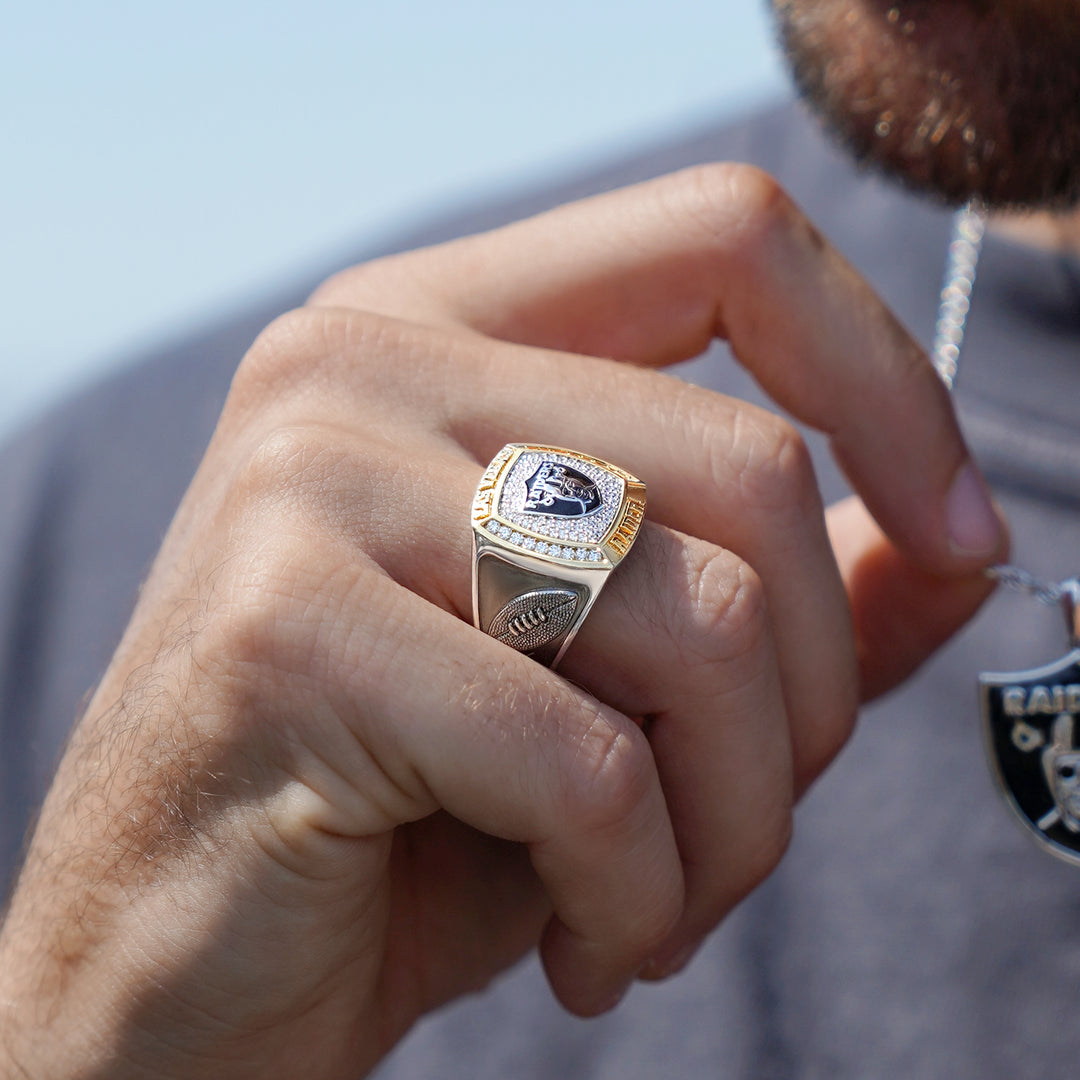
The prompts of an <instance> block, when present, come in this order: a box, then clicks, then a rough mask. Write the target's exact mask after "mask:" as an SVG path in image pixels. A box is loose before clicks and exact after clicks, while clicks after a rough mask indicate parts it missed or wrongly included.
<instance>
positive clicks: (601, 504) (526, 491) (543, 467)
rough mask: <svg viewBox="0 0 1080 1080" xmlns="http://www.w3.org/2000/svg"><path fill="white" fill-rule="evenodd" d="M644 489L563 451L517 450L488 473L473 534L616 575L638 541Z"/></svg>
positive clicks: (516, 446) (476, 503) (605, 466)
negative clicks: (611, 571)
mask: <svg viewBox="0 0 1080 1080" xmlns="http://www.w3.org/2000/svg"><path fill="white" fill-rule="evenodd" d="M644 514H645V485H644V484H642V483H641V481H640V480H638V479H637V478H636V477H634V476H632V475H630V473H627V472H624V471H623V470H622V469H620V468H618V467H617V466H615V465H611V464H609V463H608V462H606V461H602V460H600V459H599V458H593V457H589V456H588V455H587V454H579V453H577V452H575V451H573V450H566V449H563V448H560V447H557V446H537V445H533V444H522V443H511V444H510V445H508V446H504V447H503V449H502V450H500V451H499V453H498V454H497V455H496V456H495V458H494V459H493V460H492V462H491V464H490V465H489V466H488V467H487V469H485V471H484V475H483V476H482V477H481V479H480V483H479V485H478V487H477V490H476V496H475V498H474V500H473V510H472V519H473V528H474V529H476V530H477V531H478V532H480V533H482V534H483V535H485V536H488V537H490V538H491V539H492V540H495V541H497V542H498V544H499V545H500V546H501V547H503V548H504V549H517V550H518V551H520V552H521V554H522V555H526V556H529V555H531V556H533V557H534V558H535V557H539V558H541V559H544V560H545V561H553V560H558V561H559V562H562V563H564V564H567V565H576V566H581V567H583V568H584V567H585V566H593V567H595V568H596V569H605V570H610V569H612V567H613V566H616V565H618V563H619V562H620V561H621V560H622V558H623V557H624V556H625V555H626V553H627V552H628V551H629V550H630V546H631V545H632V544H633V542H634V538H635V537H636V535H637V532H638V529H639V528H640V526H641V522H642V519H643V518H644Z"/></svg>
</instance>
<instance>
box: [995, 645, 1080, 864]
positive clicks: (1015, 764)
mask: <svg viewBox="0 0 1080 1080" xmlns="http://www.w3.org/2000/svg"><path fill="white" fill-rule="evenodd" d="M979 683H980V688H981V693H982V712H983V724H984V726H985V731H986V736H987V745H988V747H989V750H990V756H991V758H992V761H993V765H994V770H995V772H996V774H997V778H998V781H999V782H1000V784H1001V787H1002V790H1003V791H1004V794H1005V797H1006V799H1007V800H1008V801H1009V803H1010V805H1011V806H1012V808H1013V810H1015V811H1016V813H1017V814H1018V815H1019V817H1020V820H1021V821H1022V822H1023V823H1024V824H1025V825H1026V826H1027V827H1028V829H1029V830H1030V831H1031V833H1032V834H1033V835H1034V836H1035V838H1036V839H1037V840H1038V841H1039V842H1040V843H1042V844H1043V845H1044V846H1045V847H1047V848H1049V850H1050V851H1052V852H1053V853H1054V854H1055V855H1058V856H1060V857H1061V858H1063V859H1067V860H1069V861H1070V862H1074V863H1080V747H1078V746H1077V745H1076V728H1077V720H1078V718H1080V649H1076V650H1074V651H1073V652H1071V653H1069V655H1068V656H1066V657H1064V658H1063V659H1061V660H1059V661H1058V662H1057V663H1056V664H1048V665H1047V666H1046V667H1042V668H1037V669H1035V670H1034V671H1020V672H995V673H991V674H986V675H980V676H979Z"/></svg>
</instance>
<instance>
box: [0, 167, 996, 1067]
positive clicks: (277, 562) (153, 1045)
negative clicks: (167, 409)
mask: <svg viewBox="0 0 1080 1080" xmlns="http://www.w3.org/2000/svg"><path fill="white" fill-rule="evenodd" d="M716 335H723V336H726V337H727V338H729V340H730V341H731V343H732V346H733V348H734V350H735V353H736V355H737V356H738V357H739V359H740V361H741V362H742V363H744V364H745V365H746V366H747V367H748V368H749V369H750V370H751V371H752V372H753V373H754V375H755V376H756V377H757V379H758V380H759V381H760V382H761V384H762V385H763V386H764V387H765V388H766V390H767V391H768V392H769V393H770V394H771V395H772V396H773V397H774V398H775V400H776V401H777V402H778V403H779V404H780V405H781V406H783V407H784V408H786V409H787V410H789V411H790V412H791V413H793V414H794V415H795V416H797V417H799V418H801V419H802V420H804V421H806V422H808V423H810V424H812V425H814V426H815V427H817V428H820V429H822V430H824V431H826V432H828V433H829V435H830V437H831V440H832V444H833V446H834V448H835V451H836V453H837V455H838V457H839V459H840V461H841V463H842V464H843V466H844V468H845V469H846V471H847V473H848V475H849V476H850V477H851V480H852V483H853V485H854V486H855V488H856V489H857V490H858V491H859V493H860V494H861V496H862V498H863V500H864V501H865V504H866V506H868V507H869V508H870V511H872V514H873V518H874V519H876V521H877V522H878V523H880V524H879V525H877V524H875V523H874V521H873V520H871V518H870V516H869V515H868V514H867V512H866V511H865V510H864V509H863V506H862V504H861V503H856V502H848V503H846V504H844V505H842V506H841V507H840V508H838V509H837V510H836V512H835V513H834V514H833V515H832V516H831V519H830V522H829V524H828V526H827V524H826V515H825V514H824V512H823V508H822V505H821V500H820V496H819V494H818V491H817V487H816V484H815V481H814V477H813V473H812V469H811V466H810V464H809V460H808V457H807V454H806V451H805V449H804V447H803V445H802V443H801V441H800V439H799V437H798V435H797V434H796V433H795V431H794V430H793V428H792V427H791V426H790V425H789V424H787V423H786V422H785V421H782V420H779V419H777V418H775V417H773V416H772V415H770V414H766V413H763V412H762V411H760V410H758V409H756V408H753V407H750V406H748V405H746V404H744V403H741V402H739V401H735V400H731V399H728V398H724V397H722V396H719V395H717V394H713V393H710V392H706V391H703V390H700V389H695V388H692V387H689V386H686V385H684V384H682V383H680V382H678V381H676V380H674V379H672V378H670V377H668V376H666V375H664V374H661V373H658V372H657V371H655V370H652V369H654V368H656V367H659V366H662V365H664V364H668V363H670V362H672V361H675V360H679V359H681V358H684V357H689V356H692V355H694V354H696V353H698V352H700V351H701V350H702V349H704V348H705V347H706V345H707V344H708V343H709V341H710V340H711V339H712V338H713V337H714V336H716ZM601 358H603V359H601ZM511 441H534V442H540V443H547V444H555V445H563V446H567V447H571V448H573V449H576V450H580V451H583V452H585V453H588V454H593V455H596V456H599V457H602V458H605V459H607V460H610V461H613V462H615V463H617V464H619V465H621V466H623V467H625V468H627V469H629V470H630V471H631V472H633V473H635V474H636V475H637V476H640V477H641V478H642V479H643V480H645V481H646V483H647V484H648V487H649V518H648V521H647V522H646V526H645V528H644V530H643V533H642V536H641V538H640V539H639V541H638V544H637V546H636V547H635V549H634V551H633V552H632V553H631V555H630V556H629V557H628V559H627V561H626V562H625V563H624V564H623V566H621V567H620V568H619V570H618V571H617V573H615V574H614V575H613V577H612V579H611V581H610V582H609V584H608V585H607V587H606V589H605V591H604V593H603V594H602V595H601V597H600V599H599V600H598V602H597V604H596V606H595V608H594V610H593V613H592V615H591V616H590V617H589V620H588V622H587V623H586V624H585V626H584V628H583V629H582V631H581V633H580V634H579V636H578V638H577V640H576V641H575V643H574V645H573V646H572V648H571V649H570V651H569V653H568V654H567V657H566V659H565V661H564V663H563V668H562V671H561V673H560V674H559V675H556V674H553V673H551V672H549V671H548V670H546V669H544V668H542V667H540V666H539V665H537V664H535V663H533V662H532V661H530V660H529V659H527V658H526V657H523V656H521V655H519V654H518V653H515V652H514V651H512V650H511V649H508V648H506V647H505V646H503V645H501V644H499V643H498V642H496V641H494V640H493V639H490V638H488V637H485V636H484V635H482V634H480V633H479V632H477V631H476V630H474V629H473V627H472V626H471V624H470V569H471V567H470V559H471V536H470V530H469V507H470V505H471V499H472V495H473V491H474V489H475V486H476V483H477V480H478V478H479V476H480V473H481V472H482V470H483V467H484V465H485V464H486V463H487V462H488V461H489V460H490V458H491V457H492V456H493V455H494V453H495V452H496V451H497V450H498V449H499V448H500V447H501V446H502V445H503V444H504V443H507V442H511ZM830 530H831V531H832V532H833V534H834V535H833V542H830V536H829V532H830ZM1003 537H1004V533H1003V529H1002V527H1001V525H1000V523H999V522H998V520H997V518H996V516H995V515H994V512H993V511H992V509H991V507H990V505H989V503H988V502H987V501H986V496H985V490H984V488H983V486H982V484H981V481H980V479H979V478H978V475H977V473H976V472H975V471H974V468H973V467H972V465H971V464H970V462H969V459H968V456H967V452H966V450H965V448H964V445H963V443H962V441H961V438H960V435H959V433H958V430H957V427H956V424H955V421H954V419H953V415H952V411H951V407H950V403H949V401H948V397H947V394H946V393H945V391H944V390H943V388H942V387H941V385H940V384H939V382H938V380H937V378H936V376H935V375H934V373H933V371H932V370H931V368H930V366H929V364H928V363H927V361H926V358H925V357H924V356H923V355H922V353H921V352H920V351H919V349H918V348H917V347H916V345H915V344H914V343H913V342H912V341H911V340H910V339H909V338H908V337H907V336H906V334H905V333H904V331H903V330H902V329H901V328H900V326H899V325H898V324H897V323H896V321H895V320H894V319H893V318H892V317H891V316H890V315H889V313H888V312H887V311H886V310H885V309H884V307H883V306H882V304H881V303H880V301H878V300H877V299H876V298H875V297H874V296H873V294H872V293H871V292H870V290H869V289H868V288H867V286H866V285H865V284H864V283H863V282H862V281H861V280H860V279H859V278H858V277H857V276H856V275H855V273H854V272H853V271H852V270H851V268H850V267H849V266H847V264H846V263H844V261H843V260H842V259H841V258H840V257H839V256H838V255H837V254H836V253H835V252H834V251H832V250H831V249H830V248H829V247H828V246H827V245H826V244H825V242H824V241H823V240H822V239H821V238H820V236H818V234H817V233H816V232H815V231H814V230H813V229H812V228H811V227H810V226H809V225H808V224H807V222H806V221H805V220H804V219H803V217H802V216H801V215H800V213H799V212H798V211H797V209H796V208H795V207H794V206H793V205H792V204H791V203H790V201H789V200H788V199H787V198H786V197H785V196H784V195H783V193H782V192H781V191H780V190H778V188H777V187H776V185H775V183H774V182H773V181H771V180H770V179H769V178H768V177H766V176H764V175H762V174H761V173H759V172H757V171H755V170H752V169H748V168H745V167H740V166H716V167H710V168H705V169H699V170H694V171H690V172H687V173H683V174H680V175H678V176H675V177H671V178H668V179H665V180H661V181H658V182H654V183H651V184H646V185H643V186H641V187H638V188H634V189H629V190H626V191H622V192H619V193H616V194H613V195H610V196H605V197H602V198H599V199H595V200H590V201H588V202H585V203H581V204H577V205H574V206H570V207H567V208H565V209H563V210H560V211H557V212H555V213H552V214H549V215H545V216H544V217H541V218H538V219H535V220H533V221H529V222H525V223H522V224H520V225H516V226H512V227H510V228H507V229H504V230H501V231H499V232H496V233H492V234H489V235H486V236H481V237H476V238H472V239H468V240H464V241H460V242H458V243H455V244H450V245H446V246H443V247H440V248H434V249H431V250H428V251H421V252H417V253H414V254H410V255H406V256H400V257H397V258H393V259H388V260H383V261H381V262H378V263H374V264H370V265H368V266H363V267H358V268H356V269H354V270H352V271H349V272H347V273H345V274H343V275H340V276H338V277H336V278H334V279H332V280H331V281H330V282H328V283H327V284H326V285H324V286H323V287H322V288H321V289H320V290H319V291H318V292H317V293H316V295H315V296H314V297H313V298H312V301H311V303H310V305H309V306H308V307H307V308H305V309H303V310H300V311H297V312H294V313H292V314H290V315H288V316H285V317H284V318H282V319H281V320H279V321H278V322H277V323H275V324H274V325H273V326H271V327H270V328H269V329H268V330H267V331H266V332H265V333H264V334H263V335H262V337H260V339H259V340H258V341H257V342H256V343H255V345H254V346H253V348H252V349H251V351H250V353H249V354H248V356H247V357H246V358H245V359H244V361H243V363H242V364H241V366H240V369H239V371H238V372H237V375H236V378H235V381H234V384H233V388H232V392H231V394H230V396H229V399H228V402H227V404H226V407H225V411H224V414H223V415H222V418H221V421H220V424H219V427H218V430H217V432H216V433H215V435H214V438H213V440H212V442H211V445H210V447H209V449H208V451H207V453H206V457H205V459H204V461H203V463H202V466H201V467H200V469H199V472H198V474H197V475H196V477H195V480H194V482H193V483H192V486H191V488H190V490H189V491H188V493H187V496H186V497H185V499H184V501H183V503H182V505H181V507H180V510H179V512H178V514H177V517H176V520H175V522H174V523H173V526H172V528H171V530H170V532H169V534H168V536H167V537H166V540H165V543H164V546H163V548H162V551H161V554H160V556H159V558H158V560H157V562H156V564H155V566H154V568H153V571H152V573H151V575H150V577H149V580H148V581H147V583H146V585H145V587H144V589H143V592H142V595H141V598H140V600H139V604H138V606H137V608H136V611H135V614H134V617H133V619H132V622H131V624H130V627H129V629H128V631H127V634H126V636H125V637H124V640H123V642H122V644H121V646H120V648H119V650H118V652H117V654H116V656H115V658H114V660H113V662H112V664H111V666H110V668H109V670H108V672H107V673H106V675H105V677H104V679H103V681H102V684H101V686H100V688H99V690H98V691H97V693H96V694H95V696H94V698H93V700H92V701H91V703H90V706H89V708H88V710H87V712H86V715H85V718H84V719H83V721H82V722H81V724H80V725H79V726H78V728H77V729H76V732H75V734H74V736H73V738H72V742H71V745H70V747H69V749H68V752H67V754H66V756H65V758H64V761H63V763H62V765H61V767H60V771H59V774H58V777H57V779H56V782H55V785H54V787H53V790H52V792H51V793H50V795H49V798H48V800H47V802H46V805H45V808H44V810H43V813H42V817H41V822H40V825H39V827H38V830H37V833H36V836H35V838H34V841H33V844H32V848H31V851H30V855H29V858H28V861H27V865H26V868H25V870H24V872H23V874H22V876H21V879H20V881H19V884H18V887H17V890H16V894H15V896H14V899H13V902H12V905H11V909H10V914H9V917H8V920H7V922H6V925H5V928H4V935H3V938H2V939H0V1008H2V1010H3V1011H2V1012H0V1032H2V1033H3V1040H2V1047H3V1048H2V1049H0V1061H4V1058H5V1054H6V1055H7V1057H8V1058H9V1059H10V1062H12V1063H13V1065H12V1067H13V1068H14V1067H15V1064H14V1063H17V1064H19V1065H22V1067H23V1068H24V1069H25V1070H26V1073H27V1074H28V1075H33V1076H38V1075H40V1076H46V1075H47V1076H49V1077H52V1078H57V1080H58V1078H62V1077H67V1076H74V1075H97V1073H96V1072H95V1070H103V1071H102V1073H101V1074H102V1075H106V1074H107V1075H109V1076H144V1075H145V1076H150V1075H153V1076H158V1077H172V1076H199V1077H214V1076H219V1075H220V1076H228V1077H230V1078H235V1077H241V1076H249V1075H250V1076H258V1077H260V1078H266V1077H272V1076H289V1077H292V1076H295V1075H298V1074H299V1073H300V1072H302V1073H303V1075H305V1076H313V1077H315V1076H318V1077H328V1078H329V1077H355V1076H357V1075H359V1074H360V1073H361V1072H363V1071H364V1070H366V1069H369V1068H370V1067H371V1066H372V1065H373V1064H374V1063H375V1062H376V1061H377V1060H378V1059H379V1058H380V1057H381V1056H382V1055H383V1054H384V1053H386V1051H387V1050H388V1049H389V1048H390V1047H391V1046H392V1045H393V1044H394V1042H395V1041H396V1040H397V1039H399V1038H400V1037H401V1036H402V1034H403V1033H404V1032H405V1031H406V1030H407V1029H408V1028H409V1026H410V1025H411V1024H412V1023H413V1022H414V1021H415V1020H416V1018H417V1017H418V1016H420V1015H421V1014H422V1013H424V1012H425V1011H427V1010H429V1009H431V1008H433V1007H434V1006H436V1005H438V1004H439V1003H440V1002H443V1001H446V1000H447V999H449V998H452V997H454V996H456V995H460V994H462V993H465V992H467V991H470V990H474V989H476V988H479V987H481V986H483V985H484V984H485V983H486V982H487V981H488V980H489V979H491V978H492V977H493V976H494V975H495V974H496V973H498V972H499V971H501V970H503V969H504V968H506V967H507V966H508V965H510V964H511V963H513V962H514V960H516V959H517V958H518V957H520V956H521V955H522V954H523V953H525V952H526V951H527V950H529V949H530V948H532V947H533V946H535V945H537V943H539V948H540V953H541V956H542V958H543V961H544V964H545V967H546V970H547V973H548V976H549V978H550V980H551V984H552V987H553V988H554V991H555V993H556V994H557V995H558V997H559V998H560V1000H561V1001H562V1002H563V1003H564V1004H565V1005H566V1006H567V1007H568V1008H570V1009H572V1010H573V1011H575V1012H577V1013H580V1014H582V1015H589V1014H593V1013H597V1012H600V1011H603V1010H605V1009H607V1008H610V1007H611V1006H612V1005H614V1003H615V1002H616V1001H617V1000H618V998H619V997H620V995H621V994H622V993H623V992H624V990H625V989H626V987H627V986H628V985H629V984H630V982H632V981H633V980H634V979H635V978H637V977H639V976H645V977H659V976H662V975H664V974H666V973H670V972H671V971H673V970H676V969H677V968H678V967H679V966H680V965H681V964H682V963H684V962H685V960H686V959H687V958H688V956H689V954H690V952H692V950H693V949H694V947H695V946H696V945H697V944H698V943H700V941H701V939H702V938H703V937H704V936H705V935H706V934H707V933H708V932H709V931H710V930H712V929H713V928H714V927H715V926H716V924H717V923H718V922H719V921H720V920H721V919H722V918H723V917H724V915H725V914H726V913H727V912H728V911H729V910H730V909H731V908H732V906H733V905H734V904H736V903H737V902H738V901H739V900H740V899H741V898H742V897H743V896H745V895H746V893H747V892H748V891H749V890H750V889H752V888H753V886H754V885H755V884H756V883H758V882H759V881H760V880H761V879H762V878H763V877H764V876H765V875H767V874H768V873H769V871H770V870H771V869H772V868H773V867H774V866H775V864H776V862H777V861H778V860H779V858H780V856H781V854H782V853H783V851H784V847H785V845H786V843H787V840H788V836H789V833H790V828H791V810H792V805H793V803H794V801H795V799H796V798H797V797H798V795H799V794H800V793H801V792H802V791H803V790H804V789H805V788H806V786H807V785H808V784H809V783H810V782H811V781H812V780H813V778H814V777H815V776H816V775H817V774H818V773H819V772H820V771H821V770H822V769H823V768H824V767H825V766H826V764H827V763H828V762H829V761H830V760H831V758H832V757H833V755H834V754H835V753H836V752H837V750H838V749H839V748H840V746H841V745H842V744H843V742H844V741H845V739H846V738H847V736H848V734H849V732H850V730H851V725H852V723H853V719H854V715H855V710H856V707H857V704H858V701H859V697H860V693H861V692H863V693H864V695H865V693H876V692H879V691H880V690H882V689H884V688H886V687H888V686H891V685H893V684H894V683H895V682H897V681H898V680H900V679H901V678H903V677H904V676H905V675H906V674H907V673H908V672H909V671H910V670H911V669H912V668H913V667H914V666H915V665H916V664H917V663H918V662H919V661H920V660H921V659H922V658H923V657H924V656H925V655H927V654H928V653H929V652H930V651H931V650H932V649H933V648H935V647H936V646H937V645H938V644H939V643H940V642H941V641H942V640H943V639H944V637H946V636H947V635H948V633H950V632H951V631H952V630H953V629H955V627H956V626H958V625H959V624H960V623H961V622H962V621H963V620H964V619H966V618H967V617H968V616H969V615H970V614H971V613H972V611H973V610H974V609H975V608H976V607H977V605H978V604H979V602H981V600H982V599H983V598H984V596H985V595H986V593H987V591H988V589H989V586H988V585H987V584H986V582H985V581H984V579H983V578H982V577H981V576H980V575H979V574H978V573H977V570H978V568H979V567H981V566H982V565H984V564H985V563H987V562H989V561H991V560H992V559H993V558H994V557H995V556H999V555H1000V554H1001V553H1002V548H1003V547H1004V543H1005V541H1004V538H1003ZM834 545H835V550H836V552H837V554H836V555H834ZM838 557H839V566H838V561H837V558H838ZM853 617H854V618H853Z"/></svg>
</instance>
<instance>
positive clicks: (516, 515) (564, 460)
mask: <svg viewBox="0 0 1080 1080" xmlns="http://www.w3.org/2000/svg"><path fill="white" fill-rule="evenodd" d="M545 465H549V466H564V467H566V468H567V469H569V470H572V471H574V472H576V473H579V474H581V475H584V476H586V477H587V478H588V479H589V480H591V481H592V483H593V484H595V485H596V489H597V490H598V492H599V505H598V506H597V507H596V508H595V509H593V510H591V511H590V512H588V513H586V514H583V515H581V516H578V517H573V518H568V517H566V516H564V515H559V514H544V513H538V512H537V511H536V510H535V509H528V508H527V506H526V504H527V503H528V501H529V482H530V480H531V479H533V478H534V477H535V475H536V473H537V471H538V470H539V469H541V467H542V466H545ZM625 490H626V483H625V481H623V480H622V478H621V477H618V476H616V475H615V474H614V473H611V472H608V470H607V469H604V468H601V467H600V466H599V465H594V464H593V463H592V462H590V461H583V460H582V459H581V458H577V457H571V456H570V455H568V454H558V453H547V452H540V451H528V452H526V453H523V454H522V455H521V456H520V457H519V458H518V459H517V461H515V462H514V464H513V467H512V468H511V469H510V472H509V473H508V474H507V477H506V479H505V480H504V482H503V485H502V490H501V492H500V494H499V505H498V508H497V513H498V514H499V516H500V517H501V518H503V519H504V520H506V521H509V522H511V523H513V524H514V525H517V526H518V528H519V529H522V530H528V531H529V532H531V533H533V534H534V535H537V536H545V537H547V538H548V539H549V540H551V541H556V542H557V543H558V546H560V547H563V546H565V544H566V542H567V541H569V542H570V543H571V545H572V547H571V548H570V550H572V551H574V554H575V555H576V548H577V547H578V546H579V545H581V544H599V543H600V541H601V540H602V539H603V538H604V536H605V535H606V534H607V532H608V530H609V529H610V528H611V525H612V523H613V522H614V520H615V515H616V514H617V513H618V512H619V507H620V505H621V504H622V498H623V493H624V492H625ZM500 535H501V534H500ZM504 539H507V538H506V537H504Z"/></svg>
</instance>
